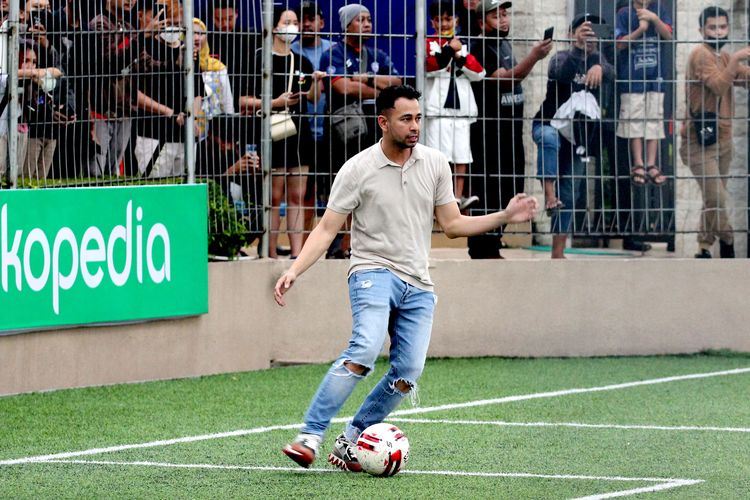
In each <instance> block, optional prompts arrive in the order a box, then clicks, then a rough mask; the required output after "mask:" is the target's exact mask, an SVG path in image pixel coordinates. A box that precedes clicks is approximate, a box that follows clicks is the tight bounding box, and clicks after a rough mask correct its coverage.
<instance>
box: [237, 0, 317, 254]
mask: <svg viewBox="0 0 750 500" xmlns="http://www.w3.org/2000/svg"><path fill="white" fill-rule="evenodd" d="M273 21H274V22H273V26H274V28H273V48H272V51H273V63H272V64H273V72H272V75H273V83H272V85H273V91H272V94H271V95H272V96H273V100H272V101H271V108H272V113H273V114H272V115H271V119H272V123H273V120H274V118H275V119H277V120H278V119H279V118H288V119H291V121H292V122H293V123H294V128H295V130H294V132H293V133H291V134H290V135H288V136H283V135H282V136H277V137H276V138H274V141H273V150H272V152H271V154H272V156H271V167H272V169H273V178H272V192H271V205H272V207H273V208H272V211H271V227H270V236H269V248H270V251H269V257H271V258H277V257H278V253H277V250H276V244H277V242H278V237H279V227H280V225H281V214H280V213H279V212H280V210H279V208H280V206H281V202H282V201H284V200H286V203H287V216H286V222H287V232H288V234H289V241H290V243H291V247H292V249H291V257H292V258H296V257H297V256H298V255H299V252H300V250H301V249H302V242H303V238H304V233H303V231H304V213H303V211H304V199H305V191H306V189H307V173H308V172H309V169H310V166H309V161H310V158H311V156H312V154H313V151H314V149H313V148H314V146H313V141H312V133H311V132H310V122H309V121H308V120H307V119H306V118H300V115H302V114H304V113H305V110H306V109H307V102H308V101H311V102H316V101H317V100H318V97H319V96H320V92H321V83H320V80H321V78H322V77H323V76H324V74H323V73H322V72H320V71H315V68H313V65H312V63H311V62H310V61H309V60H308V59H307V58H306V57H305V56H300V55H299V54H295V53H294V52H292V50H291V48H290V47H291V44H292V42H293V41H294V39H295V38H297V35H298V34H299V22H298V21H297V13H296V12H294V11H293V10H291V9H286V8H284V7H277V8H275V9H274V13H273ZM255 67H256V68H262V67H263V51H262V49H259V50H257V51H256V56H255ZM255 71H256V72H258V70H257V69H256V70H255ZM262 92H263V82H262V80H261V79H256V80H255V88H254V89H253V91H252V92H251V93H250V94H251V95H247V94H243V95H242V97H240V105H241V106H242V107H243V108H245V109H248V110H254V111H257V110H260V109H261V98H260V96H261V93H262ZM287 113H288V114H289V115H291V116H284V115H285V114H287ZM274 114H276V115H277V116H276V117H274ZM272 132H273V131H272ZM285 195H286V196H285Z"/></svg>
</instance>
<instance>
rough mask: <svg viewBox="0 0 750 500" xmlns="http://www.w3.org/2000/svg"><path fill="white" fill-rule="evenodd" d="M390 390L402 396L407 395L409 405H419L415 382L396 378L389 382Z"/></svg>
mask: <svg viewBox="0 0 750 500" xmlns="http://www.w3.org/2000/svg"><path fill="white" fill-rule="evenodd" d="M391 390H392V391H394V392H395V391H398V392H400V393H401V395H402V396H406V395H407V394H408V395H409V400H410V402H411V405H412V406H418V405H419V394H418V392H417V384H416V382H410V381H409V380H406V379H405V378H398V379H396V380H394V381H393V382H391Z"/></svg>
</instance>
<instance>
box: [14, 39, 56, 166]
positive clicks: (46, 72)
mask: <svg viewBox="0 0 750 500" xmlns="http://www.w3.org/2000/svg"><path fill="white" fill-rule="evenodd" d="M20 49H21V50H19V55H22V58H23V59H22V64H21V68H22V69H27V70H35V69H37V67H41V68H42V73H41V74H40V75H37V76H35V77H34V78H31V79H24V80H22V90H21V95H22V103H23V105H22V106H21V120H22V121H23V122H24V123H27V124H28V127H29V130H28V145H27V147H26V154H25V155H24V156H20V155H19V156H18V161H19V164H21V165H23V167H22V168H21V169H19V171H18V174H19V177H25V178H28V179H36V180H43V179H46V178H47V175H49V172H50V169H51V168H52V158H53V156H54V154H55V147H56V146H57V140H56V139H55V137H56V136H55V128H54V121H55V110H56V109H57V103H56V102H55V99H54V95H53V91H54V89H55V87H56V85H57V80H58V79H59V78H60V77H61V76H62V71H60V69H59V68H57V67H45V65H44V63H42V64H39V63H38V62H37V61H35V60H34V59H33V58H35V57H36V58H38V57H39V56H38V52H37V50H40V51H43V49H40V47H39V45H38V44H35V43H34V42H32V41H30V40H27V41H26V42H25V43H22V44H21V47H20Z"/></svg>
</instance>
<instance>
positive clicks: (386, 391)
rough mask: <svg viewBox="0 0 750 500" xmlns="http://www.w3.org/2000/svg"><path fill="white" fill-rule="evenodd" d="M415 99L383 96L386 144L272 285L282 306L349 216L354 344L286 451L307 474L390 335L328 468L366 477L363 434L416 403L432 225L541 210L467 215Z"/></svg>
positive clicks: (477, 225) (359, 158)
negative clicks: (359, 448)
mask: <svg viewBox="0 0 750 500" xmlns="http://www.w3.org/2000/svg"><path fill="white" fill-rule="evenodd" d="M419 97H420V94H419V92H417V91H416V90H414V89H413V88H412V87H409V86H398V87H388V88H385V89H382V91H381V92H380V94H379V95H378V98H377V113H378V126H379V128H380V129H381V131H382V133H383V138H382V139H381V140H380V141H379V142H377V143H376V144H374V145H373V146H371V147H369V148H367V149H365V150H364V151H362V152H361V153H359V154H358V155H356V156H354V157H353V158H351V159H350V160H349V161H347V162H346V163H345V164H344V166H342V167H341V170H340V171H339V174H338V175H337V176H336V179H335V180H334V183H333V189H332V191H331V197H330V198H329V200H328V208H327V209H326V211H325V214H324V215H323V219H322V220H321V222H320V224H318V225H317V226H316V227H315V229H314V230H313V232H312V234H311V235H310V237H309V238H308V240H307V242H306V243H305V246H304V248H303V249H302V253H301V254H300V256H299V259H297V260H296V261H295V262H294V263H293V264H292V266H291V267H290V268H289V269H288V270H287V271H286V272H284V274H283V275H282V276H281V277H280V278H279V279H278V281H277V282H276V285H275V288H274V298H275V299H276V302H277V303H278V304H279V305H281V306H283V305H284V304H285V294H287V293H288V292H289V290H290V288H291V287H292V286H293V285H294V283H295V282H296V281H297V279H298V278H299V276H300V275H302V273H304V272H305V271H306V270H307V269H308V268H309V267H310V266H312V265H313V264H314V263H315V262H316V261H317V260H318V259H319V258H320V257H321V256H322V255H323V253H324V252H325V251H326V249H327V248H328V246H329V245H330V243H331V241H332V240H333V238H334V236H335V235H336V234H337V232H338V231H339V229H340V228H341V227H342V226H343V225H344V223H345V222H346V220H347V218H348V216H349V215H350V214H351V215H352V221H353V225H352V257H351V264H350V266H349V278H348V281H349V296H350V299H351V306H352V333H351V340H350V341H349V347H347V348H346V349H345V350H344V351H343V353H342V354H341V356H340V357H339V358H338V359H337V360H336V361H335V362H334V363H333V364H332V366H331V367H330V369H329V370H328V373H327V374H326V375H325V377H324V378H323V381H322V382H321V383H320V385H319V387H318V390H317V392H316V393H315V396H314V397H313V400H312V402H311V403H310V406H309V408H308V410H307V413H306V415H305V419H304V420H305V423H304V425H303V427H302V429H301V432H300V433H299V435H298V436H297V437H296V439H295V440H294V441H293V442H292V443H290V444H288V445H287V446H286V447H284V449H283V452H284V454H286V455H287V456H288V457H289V458H290V459H292V460H293V461H294V462H296V463H297V464H299V465H300V466H302V467H310V465H312V463H313V461H314V460H315V458H316V455H317V454H318V449H319V448H320V444H321V442H322V440H323V436H324V435H325V433H326V430H327V429H328V427H329V425H330V423H331V419H332V418H333V417H334V416H335V415H336V414H337V413H338V412H339V410H340V409H341V407H342V406H343V404H344V403H345V402H346V400H347V399H348V398H349V396H350V395H351V393H352V391H353V390H354V388H355V387H356V385H357V383H358V382H359V381H360V380H362V379H363V378H365V377H366V376H367V375H368V374H369V373H371V372H372V370H373V368H374V365H375V360H376V358H377V357H378V355H379V354H380V351H381V349H382V346H383V343H384V341H385V338H386V335H390V338H391V344H390V345H391V349H390V356H389V362H390V365H391V366H390V369H389V371H388V372H387V373H386V374H385V375H384V376H383V377H382V379H381V380H380V381H379V382H378V384H377V385H376V386H375V387H374V388H373V389H372V390H371V392H370V394H369V395H368V396H367V398H366V399H365V401H364V402H363V403H362V405H361V406H360V408H359V411H357V413H356V415H355V416H354V418H353V419H352V421H351V422H349V423H348V424H347V425H346V428H345V430H344V432H343V433H341V434H340V435H339V436H338V437H337V438H336V441H335V443H334V445H333V451H332V452H331V453H330V455H329V456H328V461H329V462H330V463H331V464H333V465H335V466H336V467H338V468H340V469H342V470H348V471H352V472H358V471H360V470H361V465H360V464H359V462H358V461H357V458H356V456H355V454H354V451H355V445H354V443H355V442H356V441H357V438H358V437H359V434H360V433H361V432H362V431H363V430H364V429H366V428H367V427H368V426H370V425H372V424H375V423H378V422H381V421H382V420H383V419H385V418H386V417H387V416H388V415H389V414H390V413H391V412H392V411H393V410H394V409H395V408H396V407H397V406H398V405H399V403H401V401H402V400H403V399H404V398H406V397H410V398H411V400H412V402H416V400H417V395H416V394H417V392H418V387H417V380H418V379H419V377H420V375H421V373H422V370H423V367H424V363H425V358H426V356H427V348H428V345H429V341H430V334H431V330H432V319H433V312H434V309H435V305H436V304H437V296H436V295H435V294H434V293H433V288H434V287H433V283H432V280H431V278H430V273H429V266H428V264H429V262H428V256H429V249H430V240H431V236H432V228H433V222H434V219H435V218H437V221H438V223H439V224H440V226H441V227H442V228H443V230H444V231H445V233H446V234H447V235H448V236H449V237H451V238H456V237H461V236H467V235H470V234H476V233H482V232H486V231H489V230H491V229H492V228H495V227H497V226H499V225H501V224H506V223H508V222H523V221H527V220H529V219H531V218H532V217H533V216H534V213H535V212H536V208H537V202H536V200H535V199H534V198H532V197H529V196H526V195H525V194H519V195H518V196H516V197H515V198H513V199H512V200H511V202H510V204H509V205H508V207H507V208H506V209H505V210H504V211H502V212H495V213H492V214H488V215H484V216H479V217H468V216H464V215H462V214H461V212H460V211H459V210H458V205H457V204H456V201H455V196H454V193H453V179H452V174H451V169H450V165H449V164H448V159H447V158H446V157H445V155H443V154H442V153H440V152H439V151H437V150H435V149H432V148H429V147H427V146H423V145H421V144H419V131H420V121H421V112H420V109H419V101H418V99H419Z"/></svg>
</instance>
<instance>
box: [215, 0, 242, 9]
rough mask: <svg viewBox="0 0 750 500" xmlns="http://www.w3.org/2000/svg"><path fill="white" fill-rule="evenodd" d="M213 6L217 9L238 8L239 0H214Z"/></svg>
mask: <svg viewBox="0 0 750 500" xmlns="http://www.w3.org/2000/svg"><path fill="white" fill-rule="evenodd" d="M211 8H212V9H213V10H216V9H234V10H237V2H236V1H235V0H214V1H213V2H212V3H211Z"/></svg>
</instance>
